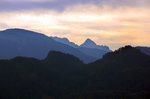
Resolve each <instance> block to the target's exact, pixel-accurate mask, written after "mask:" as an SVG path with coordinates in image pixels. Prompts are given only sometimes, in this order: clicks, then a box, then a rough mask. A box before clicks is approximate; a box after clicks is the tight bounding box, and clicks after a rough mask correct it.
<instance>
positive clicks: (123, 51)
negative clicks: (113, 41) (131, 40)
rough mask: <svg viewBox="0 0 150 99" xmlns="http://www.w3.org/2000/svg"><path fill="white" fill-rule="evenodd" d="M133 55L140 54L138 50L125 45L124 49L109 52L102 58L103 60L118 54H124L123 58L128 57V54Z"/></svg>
mask: <svg viewBox="0 0 150 99" xmlns="http://www.w3.org/2000/svg"><path fill="white" fill-rule="evenodd" d="M135 53H141V52H140V50H138V49H136V48H134V47H132V46H130V45H127V46H125V47H121V48H119V49H118V50H115V51H114V52H109V53H107V54H105V55H104V56H103V58H106V57H113V56H119V54H124V55H125V56H127V55H129V54H131V55H132V54H135Z"/></svg>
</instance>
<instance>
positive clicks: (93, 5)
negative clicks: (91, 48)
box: [0, 0, 150, 49]
mask: <svg viewBox="0 0 150 99" xmlns="http://www.w3.org/2000/svg"><path fill="white" fill-rule="evenodd" d="M7 28H23V29H28V30H33V31H37V32H41V33H44V34H45V35H48V36H59V37H67V38H69V40H71V41H73V42H75V43H77V44H81V43H83V42H84V40H85V39H86V38H91V39H92V40H94V41H95V42H96V43H97V44H100V45H108V46H110V48H111V49H116V48H119V47H121V46H124V45H127V44H130V45H133V46H137V45H143V46H150V0H0V30H4V29H7Z"/></svg>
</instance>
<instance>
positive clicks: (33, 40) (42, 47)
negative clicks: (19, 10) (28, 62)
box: [0, 29, 96, 63]
mask: <svg viewBox="0 0 150 99" xmlns="http://www.w3.org/2000/svg"><path fill="white" fill-rule="evenodd" d="M0 46H1V48H0V59H10V58H13V57H15V56H25V57H34V58H38V59H44V58H45V57H46V55H47V54H48V52H49V51H51V50H55V51H60V52H64V53H69V54H72V55H74V56H76V57H78V58H79V59H80V60H82V61H83V62H85V63H89V62H93V61H95V60H96V58H94V57H92V56H88V55H86V54H85V53H82V52H81V51H79V50H77V49H75V48H73V47H71V46H68V45H66V44H63V43H60V42H56V41H55V40H53V39H51V38H49V37H47V36H45V35H43V34H40V33H37V32H33V31H29V30H23V29H7V30H4V31H0Z"/></svg>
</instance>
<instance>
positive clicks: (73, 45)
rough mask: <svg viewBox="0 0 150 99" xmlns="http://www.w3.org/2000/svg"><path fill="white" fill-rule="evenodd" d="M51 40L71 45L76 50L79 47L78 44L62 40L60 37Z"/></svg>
mask: <svg viewBox="0 0 150 99" xmlns="http://www.w3.org/2000/svg"><path fill="white" fill-rule="evenodd" d="M50 38H52V39H53V40H55V41H57V42H60V43H63V44H66V45H69V46H71V47H74V48H78V47H79V46H78V45H77V44H75V43H73V42H70V41H69V40H68V39H67V38H60V37H50Z"/></svg>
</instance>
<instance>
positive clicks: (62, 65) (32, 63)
mask: <svg viewBox="0 0 150 99" xmlns="http://www.w3.org/2000/svg"><path fill="white" fill-rule="evenodd" d="M149 75H150V57H149V56H147V55H145V54H143V53H141V52H140V50H138V49H136V48H133V47H131V46H126V47H123V48H120V49H118V50H116V51H114V52H110V53H108V54H106V55H104V56H103V58H102V59H100V60H98V61H96V62H93V63H90V64H84V63H83V62H81V61H80V60H79V59H78V58H76V57H74V56H72V55H69V54H64V53H61V52H57V51H51V52H50V53H49V54H48V55H47V57H46V58H45V59H43V60H38V59H35V58H26V57H16V58H13V59H10V60H0V77H1V82H0V88H1V89H0V98H1V99H17V98H19V99H20V98H21V99H49V98H52V99H53V98H55V99H74V98H76V99H89V98H91V99H107V98H110V99H112V98H114V99H149V98H150V96H149V95H150V93H149V92H150V80H149Z"/></svg>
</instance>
